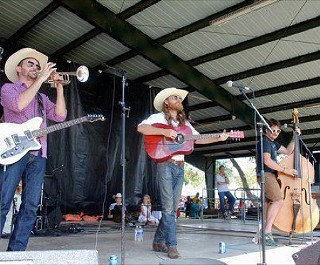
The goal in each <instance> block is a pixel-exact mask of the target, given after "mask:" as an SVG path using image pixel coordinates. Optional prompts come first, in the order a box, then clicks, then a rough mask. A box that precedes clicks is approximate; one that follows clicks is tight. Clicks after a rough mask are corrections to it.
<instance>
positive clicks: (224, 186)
mask: <svg viewBox="0 0 320 265" xmlns="http://www.w3.org/2000/svg"><path fill="white" fill-rule="evenodd" d="M218 182H224V183H223V184H221V185H218ZM216 186H217V188H218V192H226V191H229V188H228V184H227V183H226V179H225V177H224V176H220V174H217V175H216Z"/></svg>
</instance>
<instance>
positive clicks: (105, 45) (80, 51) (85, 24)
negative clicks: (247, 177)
mask: <svg viewBox="0 0 320 265" xmlns="http://www.w3.org/2000/svg"><path fill="white" fill-rule="evenodd" d="M96 2H98V3H100V4H101V6H100V5H99V7H98V9H99V10H97V9H95V7H96V6H97V5H96ZM249 2H250V1H241V0H237V1H231V0H230V1H212V0H201V1H194V0H183V1H181V0H160V1H147V2H146V1H138V0H130V1H129V0H126V1H120V0H119V1H118V0H99V1H95V0H87V1H78V2H76V4H75V2H74V1H72V0H59V1H49V0H42V1H28V0H20V1H7V0H0V13H1V16H0V26H1V29H2V30H1V31H0V38H2V39H3V41H4V43H5V46H4V47H5V48H6V47H8V46H11V45H13V44H19V45H23V46H30V47H33V48H36V49H39V50H41V51H43V52H45V53H47V54H48V55H50V54H53V53H55V52H56V51H61V50H62V51H64V52H63V54H62V56H63V57H64V58H66V59H68V60H71V61H73V62H77V63H79V64H83V65H86V66H88V67H97V68H99V67H100V66H101V64H102V63H105V64H107V65H109V64H110V65H111V66H112V67H114V68H117V69H123V70H125V71H126V72H127V77H128V78H129V79H132V80H135V81H137V80H138V81H140V80H143V81H142V82H144V84H146V85H147V86H153V87H159V88H165V87H178V88H185V89H188V90H189V91H192V92H190V93H189V95H188V102H189V106H190V107H192V111H191V112H190V113H191V118H192V119H193V120H194V121H195V126H196V128H197V129H198V130H199V131H200V132H202V133H206V132H216V131H222V130H223V129H225V128H226V129H234V128H240V130H244V131H245V134H246V138H245V139H243V140H242V142H241V143H240V144H239V145H237V143H232V144H228V147H231V146H235V148H234V149H232V148H231V149H230V148H229V149H228V150H229V151H228V154H226V153H224V152H220V150H219V153H216V154H214V156H217V157H218V156H227V155H230V154H231V155H233V154H234V155H238V154H241V152H242V153H244V154H248V153H250V152H251V150H250V151H248V150H245V146H246V145H248V146H250V145H252V141H251V140H252V137H254V136H255V134H256V132H255V131H254V130H253V129H250V128H252V127H253V125H254V121H253V120H250V121H248V120H246V117H245V115H247V116H248V117H249V116H250V115H251V114H252V113H253V110H252V111H251V110H250V108H248V109H246V111H243V109H244V108H245V107H247V106H249V103H248V102H247V101H246V100H243V97H241V94H242V93H241V92H240V91H239V89H237V88H229V87H227V86H226V84H225V82H226V80H233V81H237V82H238V83H240V84H244V85H247V86H249V87H250V88H251V91H245V92H246V93H249V94H250V95H251V92H252V90H253V91H254V92H255V94H256V95H257V97H256V98H255V99H252V102H253V103H254V105H255V107H257V108H258V109H260V110H262V111H263V112H264V113H263V115H264V117H265V118H267V119H269V118H278V119H280V120H282V121H288V120H290V119H291V116H292V114H291V113H292V107H293V106H299V115H300V116H301V117H302V121H303V122H302V123H301V128H303V130H309V132H311V133H310V134H307V135H306V136H305V139H309V142H308V146H310V147H313V145H314V144H318V143H317V140H316V139H317V138H318V137H319V134H317V133H312V131H310V130H311V129H318V128H320V124H319V122H318V120H320V119H319V116H318V115H320V92H319V91H320V79H319V80H318V78H319V72H320V70H319V60H320V52H319V47H320V26H319V25H320V1H311V0H307V1H276V2H274V1H273V2H274V3H271V2H272V1H269V2H270V3H271V4H270V5H267V6H265V7H263V8H260V9H258V10H255V11H251V12H248V13H245V14H242V15H241V16H239V17H233V19H231V20H229V21H228V22H226V23H223V24H220V25H216V24H215V25H210V21H211V19H212V17H213V16H215V17H218V14H219V12H222V13H224V14H225V16H226V17H228V16H229V15H232V12H231V11H230V8H232V9H236V10H235V11H234V12H235V13H236V12H238V11H241V12H242V11H243V10H249V9H248V8H247V7H244V8H242V9H241V8H240V7H239V5H248V3H249ZM256 3H259V2H255V3H254V4H256ZM86 4H88V5H86ZM50 7H51V8H52V10H51V9H50ZM56 7H57V8H56ZM84 10H85V11H84ZM44 11H46V12H47V13H48V15H47V16H45V15H43V16H41V19H40V21H38V20H37V18H38V17H39V15H41V14H42V13H41V12H44ZM100 11H102V13H99V12H100ZM46 12H45V14H47V13H46ZM110 12H113V13H115V14H118V16H115V17H113V16H112V20H111V19H108V18H109V17H108V15H106V16H105V17H104V16H103V14H109V15H110V16H111V15H112V13H110ZM96 13H97V14H96ZM242 13H243V12H242ZM96 15H97V16H96ZM96 18H98V19H97V20H95V19H96ZM217 19H219V18H217ZM28 25H31V27H30V28H29V27H28ZM128 25H131V26H133V27H132V28H131V29H130V30H131V31H132V32H130V34H131V33H132V38H130V37H131V35H128V34H126V36H125V37H126V38H124V37H123V32H121V30H122V29H124V28H125V27H126V26H128ZM292 25H295V26H294V27H293V26H292ZM21 29H26V30H25V31H26V32H21ZM93 29H94V30H96V31H94V32H97V35H96V34H92V36H91V35H90V32H92V30H93ZM19 30H20V32H19ZM277 31H279V32H277ZM100 32H101V33H100ZM15 33H19V34H15ZM143 34H145V35H143ZM267 34H269V35H267ZM287 35H288V36H287ZM12 36H15V38H14V39H13V40H12V39H10V37H12ZM88 36H90V38H88ZM128 36H129V38H128ZM147 37H151V39H150V38H147ZM160 37H161V39H160V40H158V38H160ZM153 39H154V40H155V41H153ZM12 41H13V43H12ZM141 41H143V44H144V45H141V43H140V42H141ZM75 43H76V44H75ZM6 45H7V46H6ZM141 46H143V48H142V49H141ZM230 47H231V48H230ZM238 47H240V48H239V49H238ZM155 48H156V49H155ZM150 51H151V52H150ZM153 52H157V53H160V54H159V55H158V54H157V56H153V57H152V55H154V53H153ZM166 52H167V53H166ZM310 54H312V56H313V57H312V58H311V56H310ZM5 55H8V54H5ZM162 55H163V56H162ZM175 55H176V56H178V57H176V56H175ZM306 57H308V59H307V60H306V59H305V58H306ZM289 59H290V60H293V59H295V62H294V63H292V64H288V62H287V61H286V60H289ZM166 60H168V61H166ZM168 62H170V63H168ZM277 62H280V63H283V65H280V66H279V65H278V66H277V68H275V67H274V65H272V64H275V63H277ZM161 65H163V66H165V67H164V68H161V67H160V66H161ZM173 66H174V67H178V69H179V71H171V70H172V68H170V67H173ZM262 66H265V68H263V69H262V70H261V69H260V67H262ZM97 68H96V69H97ZM194 70H196V71H194ZM258 70H259V71H258ZM255 71H256V72H255ZM186 77H188V78H186ZM190 77H192V78H193V80H192V81H193V82H189V81H190V79H189V78H190ZM233 77H234V78H233ZM210 80H213V81H212V82H211V81H210ZM215 80H216V81H215ZM214 82H220V83H221V84H215V83H214ZM295 82H300V83H301V84H298V85H296V84H295ZM302 83H303V84H302ZM190 84H192V86H190ZM216 85H221V86H216ZM147 86H146V87H147ZM278 86H286V87H284V88H283V89H285V91H281V90H280V88H279V91H274V90H275V87H278ZM289 86H290V87H291V86H292V89H288V87H289ZM146 89H148V87H147V88H146ZM203 91H205V93H203ZM262 92H263V94H261V93H262ZM202 93H203V94H206V96H204V95H203V94H202ZM210 95H211V98H212V99H214V100H216V102H214V101H212V99H210V98H209V97H210ZM97 96H99V95H97ZM250 98H251V96H250ZM225 101H230V102H227V103H230V105H228V104H226V102H225ZM237 102H238V103H237ZM241 102H242V103H243V105H242V104H241ZM308 102H310V104H309V105H311V106H307V105H308ZM237 104H238V105H237ZM289 104H290V105H289ZM235 106H238V108H236V107H235ZM244 106H245V107H244ZM317 106H319V107H317ZM233 114H235V115H233ZM231 115H233V116H234V118H235V119H234V120H233V119H232V116H231ZM250 117H251V116H250ZM240 118H241V119H240ZM210 120H211V121H210ZM244 120H246V122H245V121H244ZM199 122H200V123H201V124H199ZM285 131H286V132H290V130H289V129H286V130H285ZM290 133H291V132H290ZM302 137H304V136H303V135H302ZM246 139H248V140H246ZM312 139H315V140H314V141H315V142H314V143H313V142H312ZM224 146H225V145H224V144H221V145H220V144H216V147H214V148H217V149H219V148H223V147H224ZM237 146H238V149H237V148H236V147H237ZM206 149H207V150H208V152H209V153H210V152H212V150H211V149H212V147H210V146H203V147H201V150H202V151H203V150H206ZM202 154H203V155H205V152H203V153H202Z"/></svg>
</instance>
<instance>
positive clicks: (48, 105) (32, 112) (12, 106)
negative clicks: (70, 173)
mask: <svg viewBox="0 0 320 265" xmlns="http://www.w3.org/2000/svg"><path fill="white" fill-rule="evenodd" d="M26 90H27V86H26V84H24V83H21V82H20V81H17V82H15V83H6V84H4V85H3V86H2V88H1V105H2V106H3V116H4V121H5V122H10V123H16V124H21V123H24V122H26V121H28V120H30V119H32V118H34V117H41V114H40V110H39V104H38V99H37V97H35V98H34V99H33V100H32V101H31V102H30V104H29V105H28V106H27V107H25V108H24V109H23V110H19V108H18V99H19V95H20V94H21V93H22V92H24V91H26ZM40 95H41V98H42V102H43V109H44V111H43V115H44V116H43V117H42V118H43V122H42V123H41V128H46V127H47V126H46V122H45V121H46V119H49V120H53V121H56V122H62V121H64V120H65V119H66V116H67V113H66V114H65V116H59V115H57V114H56V113H55V106H56V105H55V104H54V103H53V102H52V101H50V100H49V98H48V97H47V96H46V95H45V94H42V93H40ZM39 141H40V143H41V147H42V157H45V158H46V157H47V136H46V135H45V136H42V137H41V138H39ZM38 153H39V151H34V152H32V154H34V155H38Z"/></svg>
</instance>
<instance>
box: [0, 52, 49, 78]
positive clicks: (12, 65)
mask: <svg viewBox="0 0 320 265" xmlns="http://www.w3.org/2000/svg"><path fill="white" fill-rule="evenodd" d="M26 58H34V59H36V60H37V61H38V62H39V64H40V67H41V69H43V68H44V66H45V64H46V63H47V62H48V56H46V55H44V54H43V53H41V52H38V51H37V50H35V49H31V48H23V49H21V50H19V51H17V52H15V53H14V54H12V55H11V56H10V57H9V58H8V60H7V61H6V64H5V66H4V72H5V73H6V76H7V78H8V79H9V80H10V81H11V82H13V83H14V82H16V81H18V80H19V77H18V74H17V71H16V67H17V66H18V64H19V63H20V62H21V61H22V60H23V59H26Z"/></svg>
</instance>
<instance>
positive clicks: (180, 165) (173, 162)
mask: <svg viewBox="0 0 320 265" xmlns="http://www.w3.org/2000/svg"><path fill="white" fill-rule="evenodd" d="M168 162H169V163H170V164H174V165H176V166H178V167H183V166H184V161H177V160H174V159H169V160H168Z"/></svg>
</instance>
